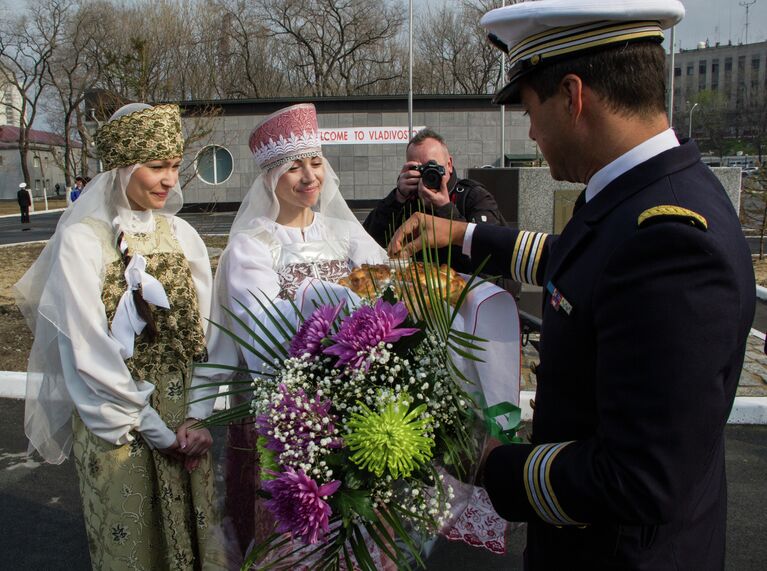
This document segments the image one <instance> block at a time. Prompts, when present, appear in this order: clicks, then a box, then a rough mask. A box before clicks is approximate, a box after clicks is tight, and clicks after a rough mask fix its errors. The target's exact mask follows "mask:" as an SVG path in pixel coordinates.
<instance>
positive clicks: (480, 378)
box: [339, 260, 521, 554]
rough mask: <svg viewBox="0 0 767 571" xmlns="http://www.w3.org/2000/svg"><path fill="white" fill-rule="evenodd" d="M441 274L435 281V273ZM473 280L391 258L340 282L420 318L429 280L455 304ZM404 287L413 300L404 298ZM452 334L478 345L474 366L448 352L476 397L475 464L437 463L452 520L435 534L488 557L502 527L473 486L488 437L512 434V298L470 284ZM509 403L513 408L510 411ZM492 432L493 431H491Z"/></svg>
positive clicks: (515, 343)
mask: <svg viewBox="0 0 767 571" xmlns="http://www.w3.org/2000/svg"><path fill="white" fill-rule="evenodd" d="M437 274H439V275H437ZM471 281H472V280H471V277H470V276H467V275H465V274H460V273H457V272H456V271H455V270H453V269H451V268H450V267H449V266H448V265H447V264H442V265H440V266H439V267H437V265H436V264H429V263H428V262H427V263H426V264H424V263H423V262H412V261H406V260H391V261H390V263H389V264H388V265H385V264H378V265H362V266H360V267H358V268H355V269H354V270H352V272H351V273H350V274H349V276H347V277H346V278H343V279H341V280H340V281H339V284H341V285H343V286H345V287H347V288H349V289H351V290H352V291H353V292H354V293H355V294H357V295H358V296H360V297H361V298H363V299H375V298H376V297H379V296H380V295H381V292H383V291H384V290H385V289H386V288H388V287H391V288H393V289H394V291H395V293H396V294H397V297H399V298H400V299H402V300H403V301H404V302H405V304H406V305H407V306H408V310H409V311H410V312H411V313H413V314H415V315H419V314H420V313H421V311H420V309H419V304H418V303H417V301H416V300H414V299H413V298H414V296H413V295H412V291H413V290H416V289H420V290H421V291H422V292H425V291H426V289H427V282H428V283H430V284H431V287H432V289H435V285H436V289H439V299H441V300H447V302H448V303H449V304H451V305H455V304H456V302H457V301H458V300H459V298H460V296H461V294H462V292H463V291H464V289H465V288H466V287H467V283H470V282H471ZM405 288H409V289H410V290H411V295H410V296H408V295H404V294H403V291H402V290H403V289H405ZM421 299H422V306H425V307H426V308H428V307H429V306H430V305H431V303H434V302H435V300H434V298H433V297H429V296H428V295H423V297H422V298H421ZM453 328H456V329H459V330H462V331H464V332H466V333H470V334H472V335H475V336H477V337H480V338H482V339H484V342H483V343H481V345H482V347H483V348H484V351H481V352H478V353H477V355H476V356H477V357H479V359H480V360H472V359H468V358H464V357H462V356H460V355H458V354H457V353H455V352H454V351H453V352H451V358H452V360H453V361H454V363H455V364H456V365H457V366H458V367H459V368H460V370H461V371H462V373H463V374H464V375H465V377H466V378H467V379H468V382H466V383H465V390H466V392H468V393H469V394H470V395H471V396H472V397H473V398H474V403H473V405H474V409H475V412H476V422H475V424H474V426H473V430H472V434H473V437H474V438H473V440H474V444H475V450H476V457H475V458H461V459H455V460H456V461H457V463H458V464H460V465H459V466H455V465H449V464H447V463H445V464H443V465H442V466H441V468H440V471H441V472H442V473H444V475H445V483H446V485H450V486H451V487H452V489H453V493H454V494H455V497H454V499H453V501H452V505H453V508H452V510H451V512H452V517H451V518H450V519H449V520H448V522H447V523H446V525H445V526H444V527H443V529H442V531H441V533H442V535H444V536H445V537H447V538H448V539H450V540H456V541H464V542H466V543H468V544H470V545H473V546H475V547H485V548H486V549H488V550H490V551H493V552H494V553H499V554H501V553H505V551H506V546H505V532H506V531H507V527H508V526H507V523H506V522H505V521H503V520H502V519H501V518H500V516H498V515H497V514H496V513H495V511H494V510H493V509H492V505H491V503H490V500H489V498H488V496H487V494H486V493H485V491H484V490H483V489H482V488H479V487H477V486H474V485H472V484H471V483H472V482H475V481H476V478H477V470H478V468H479V463H480V458H481V454H482V452H483V450H484V445H485V442H486V440H487V437H488V436H489V435H492V436H494V437H498V436H500V435H501V434H503V433H506V434H507V435H513V433H514V430H513V429H514V428H515V427H516V425H517V422H518V421H519V414H518V413H519V409H518V407H519V390H520V375H521V347H520V323H519V314H518V311H517V305H516V301H515V300H514V297H513V296H512V295H511V294H510V293H509V292H507V291H505V290H503V289H501V288H499V287H497V286H495V285H494V284H491V283H489V282H480V283H478V284H477V283H474V284H472V286H471V289H470V291H468V292H467V293H466V297H465V299H463V300H462V303H461V306H460V309H459V315H458V316H457V318H456V320H455V322H454V323H453ZM509 405H511V406H509ZM491 427H492V429H491Z"/></svg>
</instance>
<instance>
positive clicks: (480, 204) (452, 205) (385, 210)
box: [362, 171, 506, 271]
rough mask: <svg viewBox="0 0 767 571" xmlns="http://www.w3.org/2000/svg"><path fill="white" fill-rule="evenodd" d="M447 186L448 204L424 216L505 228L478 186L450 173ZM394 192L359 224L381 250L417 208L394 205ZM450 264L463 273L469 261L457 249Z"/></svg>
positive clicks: (486, 193)
mask: <svg viewBox="0 0 767 571" xmlns="http://www.w3.org/2000/svg"><path fill="white" fill-rule="evenodd" d="M447 186H448V188H449V191H450V202H448V203H447V204H445V205H444V206H441V207H439V208H437V209H435V210H434V211H433V212H432V211H431V209H428V210H423V211H424V212H426V213H427V214H434V215H435V216H438V217H440V218H449V219H452V220H459V221H462V222H476V223H478V224H495V225H499V226H503V225H505V224H506V222H505V221H504V219H503V216H502V215H501V212H500V210H499V209H498V204H497V203H496V202H495V198H493V195H492V194H490V192H489V191H488V190H487V189H486V188H485V187H484V186H482V184H480V183H479V182H477V181H474V180H471V179H459V178H458V176H457V175H456V174H455V171H453V174H452V175H451V177H450V180H449V181H448V185H447ZM396 192H397V189H396V188H395V189H394V190H392V191H391V192H390V193H389V194H388V195H386V197H385V198H383V200H381V201H380V202H379V203H378V205H377V206H376V207H375V208H374V209H373V210H372V211H371V212H370V214H368V216H367V218H365V222H363V224H362V225H363V227H364V228H365V230H367V232H368V234H370V235H371V236H372V237H373V239H374V240H375V241H376V242H378V243H379V244H380V245H381V246H383V247H384V248H385V247H386V246H387V245H388V244H389V239H390V238H391V236H392V234H393V233H394V230H396V229H397V227H398V226H399V225H400V224H402V222H403V221H404V220H407V218H409V217H410V215H411V214H413V212H415V210H416V208H418V204H419V203H418V200H417V199H416V198H414V199H412V200H410V201H408V202H405V203H400V202H398V201H397V197H396V195H395V193H396ZM440 260H441V261H443V262H444V261H446V260H447V254H446V252H440ZM451 260H452V264H451V265H452V266H453V267H454V268H455V269H456V270H458V271H467V270H469V268H470V267H471V262H470V260H469V258H468V257H467V256H464V255H463V254H461V248H458V247H455V248H453V252H452V258H451Z"/></svg>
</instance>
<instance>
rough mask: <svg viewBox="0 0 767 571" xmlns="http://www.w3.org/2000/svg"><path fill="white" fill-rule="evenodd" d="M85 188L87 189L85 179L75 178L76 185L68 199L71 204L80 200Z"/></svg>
mask: <svg viewBox="0 0 767 571" xmlns="http://www.w3.org/2000/svg"><path fill="white" fill-rule="evenodd" d="M83 187H85V179H84V178H83V177H81V176H77V177H75V185H74V186H73V187H72V190H71V191H70V192H69V196H68V197H67V198H68V199H69V200H68V203H69V204H72V203H73V202H74V201H76V200H77V199H78V198H80V194H81V193H82V191H83Z"/></svg>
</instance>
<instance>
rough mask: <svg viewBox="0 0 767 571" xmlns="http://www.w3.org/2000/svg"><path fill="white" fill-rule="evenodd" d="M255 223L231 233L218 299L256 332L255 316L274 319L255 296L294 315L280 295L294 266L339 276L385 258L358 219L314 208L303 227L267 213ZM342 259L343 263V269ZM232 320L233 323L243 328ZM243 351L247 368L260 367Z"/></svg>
mask: <svg viewBox="0 0 767 571" xmlns="http://www.w3.org/2000/svg"><path fill="white" fill-rule="evenodd" d="M253 227H254V228H257V230H255V231H254V232H253V233H246V232H241V233H238V234H234V235H233V236H231V238H230V239H229V245H228V246H227V248H226V251H225V252H224V254H223V255H222V257H221V261H220V263H219V266H218V270H217V271H218V272H221V274H220V275H218V276H217V284H218V285H217V287H218V289H219V291H218V292H217V295H216V299H217V300H218V301H219V302H220V303H224V304H225V305H226V307H227V308H228V309H229V310H231V311H232V312H233V313H234V314H235V315H236V316H237V317H238V318H239V319H241V320H242V321H243V322H244V323H246V324H247V326H248V328H250V329H252V330H254V331H256V332H260V331H261V330H260V328H259V327H258V326H257V325H256V323H255V320H254V319H253V316H255V317H256V319H258V320H259V321H260V322H261V323H264V324H265V325H267V326H268V325H269V324H270V323H271V322H270V318H269V317H268V316H267V315H266V313H265V312H264V310H263V309H262V307H261V305H260V304H259V303H258V302H257V301H256V299H254V296H256V297H258V298H259V299H260V300H261V301H262V302H263V303H264V304H265V305H266V307H267V308H268V307H270V306H271V304H272V303H273V304H274V305H275V306H276V307H277V309H279V310H280V312H282V313H283V314H284V315H286V316H292V317H293V318H295V315H294V312H293V311H292V306H291V303H290V301H288V300H287V299H281V294H284V291H283V289H284V288H285V286H286V283H289V282H290V281H291V277H290V274H291V266H293V265H297V266H301V268H300V273H301V274H303V275H306V277H313V278H318V279H322V280H326V281H336V280H337V279H338V278H340V277H342V275H345V274H347V273H348V272H349V270H351V268H353V267H356V266H359V265H361V264H380V263H385V262H386V261H387V256H386V252H385V250H383V249H382V248H381V247H380V246H379V245H378V244H377V243H376V242H375V240H373V238H371V237H370V235H368V234H367V232H365V230H364V229H363V228H362V225H361V224H359V223H357V224H354V223H350V222H346V221H340V220H336V219H332V220H329V219H328V220H326V219H323V217H322V215H321V214H318V213H315V215H314V219H313V220H312V223H311V224H310V225H309V226H306V227H304V228H303V229H302V228H296V227H291V226H283V225H281V224H278V223H276V222H274V221H273V220H269V219H267V218H259V219H257V220H255V221H254V224H253ZM338 262H341V264H339V263H338ZM339 265H343V266H344V269H343V271H341V272H339ZM301 281H303V280H301ZM292 285H293V286H298V285H300V283H293V284H292ZM294 289H295V287H292V288H291V290H294ZM238 302H241V303H242V305H240V303H238ZM243 305H244V306H245V307H243ZM246 308H247V309H246ZM251 313H252V314H253V315H250V314H251ZM232 321H233V320H229V324H230V326H232V327H233V328H234V329H235V331H237V333H238V334H241V335H242V334H244V331H243V329H242V328H241V327H238V326H234V325H233V324H232ZM247 337H249V336H247ZM242 357H243V359H244V361H245V363H246V364H247V366H248V368H249V369H251V370H253V371H260V370H262V367H263V364H262V362H261V360H260V359H258V358H257V357H256V356H255V355H253V354H252V353H250V352H248V351H244V352H243V355H242Z"/></svg>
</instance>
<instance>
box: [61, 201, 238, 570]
mask: <svg viewBox="0 0 767 571" xmlns="http://www.w3.org/2000/svg"><path fill="white" fill-rule="evenodd" d="M155 221H156V226H155V231H154V232H152V233H146V234H135V235H128V234H127V233H126V235H125V237H126V240H127V242H128V247H129V253H131V254H133V253H139V254H142V255H143V256H144V257H145V258H146V260H147V269H146V271H147V273H148V274H150V275H152V276H154V277H155V278H157V279H158V280H159V281H160V282H161V283H162V285H163V287H164V288H165V292H166V293H167V295H168V300H169V301H170V309H168V310H165V309H161V308H154V307H153V315H154V318H155V322H156V324H157V329H158V331H159V336H158V338H157V339H156V340H155V341H154V342H149V341H148V340H147V339H146V337H145V334H144V333H142V334H141V335H139V336H138V337H137V338H136V342H135V348H134V353H133V356H132V357H131V358H130V359H128V360H126V361H125V363H126V365H127V367H128V369H129V370H130V372H131V374H132V376H133V378H134V379H141V380H147V381H149V382H151V383H153V384H154V385H155V390H154V391H153V393H152V396H151V405H152V407H153V408H154V409H155V410H156V411H157V412H158V413H159V415H160V417H161V418H162V419H163V420H164V421H165V423H166V425H167V426H168V428H170V429H171V430H175V429H176V428H177V427H178V426H179V425H180V424H181V423H183V422H184V420H185V416H186V410H187V400H188V398H187V397H188V389H189V385H190V381H191V369H192V363H193V362H194V361H199V360H201V359H203V357H204V354H205V338H204V334H203V329H202V324H201V319H200V312H199V308H198V302H197V293H196V290H195V287H194V282H193V281H192V274H191V271H190V269H189V265H188V264H187V262H186V258H185V257H184V253H183V251H182V249H181V246H180V244H179V243H178V241H177V240H176V238H175V237H174V236H173V234H172V232H171V229H170V225H169V223H168V220H167V219H166V218H165V217H161V216H157V217H156V218H155ZM124 271H125V267H124V264H123V262H122V260H121V259H120V258H119V257H118V256H116V255H115V256H114V259H113V260H111V261H110V260H109V259H108V260H107V262H106V267H105V274H104V286H103V290H102V294H101V299H102V301H103V303H104V306H105V308H106V313H107V317H108V319H109V322H110V323H111V321H112V318H113V316H114V313H115V310H116V309H117V304H118V302H119V301H120V297H121V296H122V294H123V293H124V292H125V290H126V287H127V284H126V281H125V277H124ZM73 432H74V442H73V447H72V450H73V456H74V459H75V465H76V469H77V473H78V476H79V480H80V494H81V497H82V503H83V512H84V516H85V527H86V530H87V534H88V543H89V547H90V555H91V563H92V565H93V569H94V570H99V571H108V570H113V569H114V570H118V569H119V570H122V569H135V570H165V569H169V570H170V569H173V570H190V569H218V568H222V567H223V565H222V564H221V563H220V559H221V555H220V553H221V550H220V548H219V546H218V545H217V539H218V538H217V537H216V535H217V532H218V529H219V526H218V518H217V516H216V513H215V509H214V496H213V494H214V473H213V470H212V466H211V455H210V453H208V454H207V455H206V456H205V457H204V459H203V461H202V462H201V464H200V466H199V467H198V468H197V469H196V470H194V471H193V472H192V473H191V474H189V473H188V472H187V471H186V470H185V469H184V466H183V464H182V462H180V461H179V460H176V459H173V458H171V457H168V456H165V455H163V454H161V453H160V452H158V451H157V450H152V449H151V448H150V447H149V446H148V445H147V444H146V443H145V442H144V440H142V438H141V435H140V434H138V433H135V432H134V433H133V436H134V437H135V439H134V440H133V441H132V442H130V443H129V444H125V445H121V446H115V445H113V444H111V443H109V442H107V441H106V440H103V439H101V438H99V437H98V436H96V435H94V434H93V433H92V432H91V431H90V430H88V429H87V428H86V427H85V425H84V424H83V422H82V420H81V419H80V417H79V416H78V415H77V414H75V415H74V418H73ZM217 560H219V561H217Z"/></svg>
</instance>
